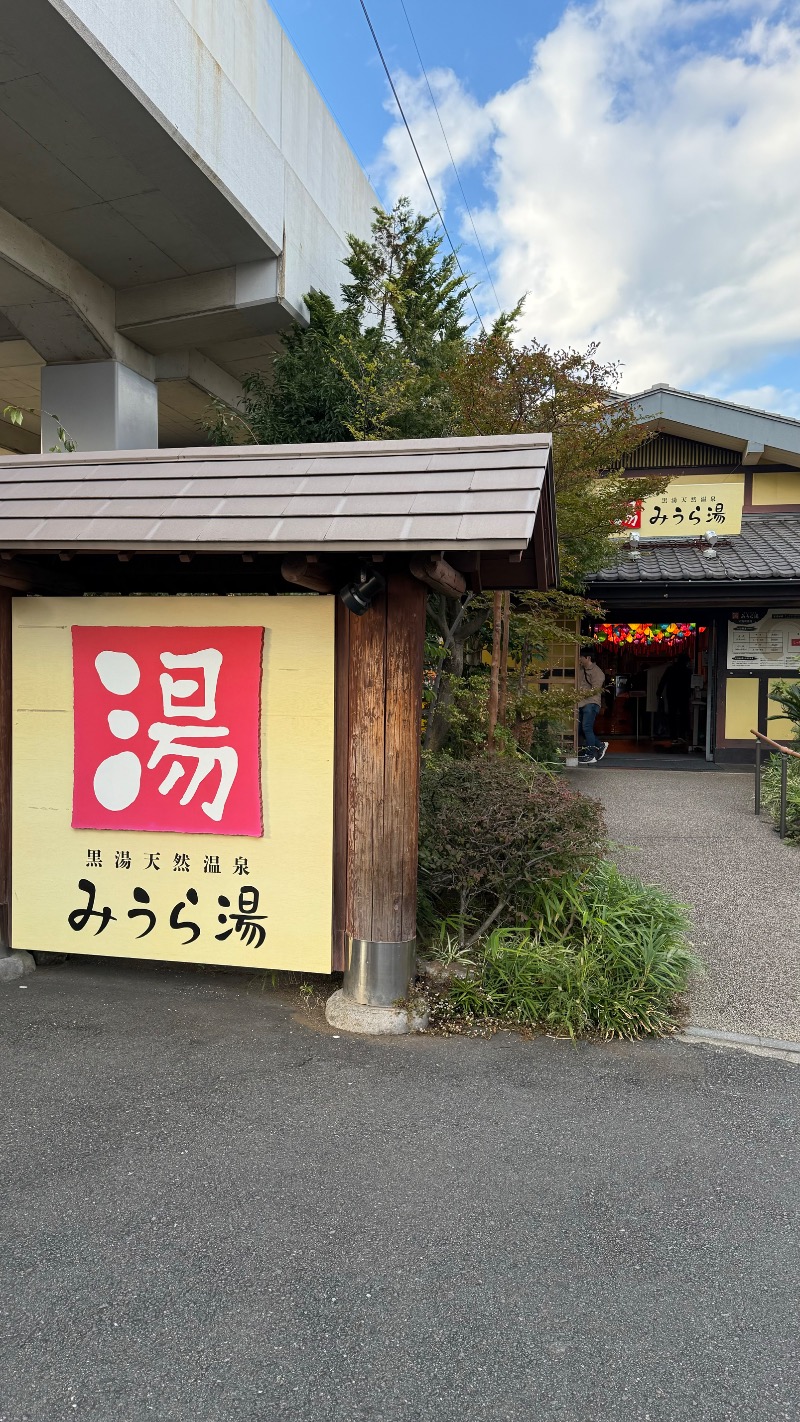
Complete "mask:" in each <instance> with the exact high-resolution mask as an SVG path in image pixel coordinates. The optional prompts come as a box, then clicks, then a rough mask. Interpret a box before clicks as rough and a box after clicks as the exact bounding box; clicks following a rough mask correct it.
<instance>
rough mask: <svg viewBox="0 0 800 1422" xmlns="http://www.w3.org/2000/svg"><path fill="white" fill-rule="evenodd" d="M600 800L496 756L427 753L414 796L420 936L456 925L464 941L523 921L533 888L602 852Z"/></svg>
mask: <svg viewBox="0 0 800 1422" xmlns="http://www.w3.org/2000/svg"><path fill="white" fill-rule="evenodd" d="M604 839H605V833H604V828H603V819H602V812H601V809H600V806H599V805H598V804H597V802H596V801H594V800H587V799H584V797H583V796H582V795H579V794H578V793H577V792H576V791H575V790H572V789H571V788H570V787H569V786H568V785H567V784H566V783H565V782H564V781H563V780H561V779H559V778H558V777H555V776H553V775H550V774H548V773H547V772H546V771H544V770H542V769H540V768H538V767H533V766H526V765H524V764H522V763H520V762H518V761H514V760H509V759H506V758H503V757H501V756H480V757H475V758H474V759H472V760H452V759H450V757H449V756H426V757H424V760H423V769H422V787H421V800H420V847H419V871H420V903H421V908H422V922H421V925H420V929H421V936H422V937H423V938H424V937H426V928H427V929H428V930H430V928H431V927H432V925H433V924H434V923H436V922H437V921H440V920H442V919H448V920H450V921H451V922H457V923H458V925H459V939H460V944H461V946H462V947H463V946H464V944H465V943H467V942H469V941H477V939H478V938H480V937H481V935H482V934H483V933H485V932H486V931H487V930H488V928H490V927H491V925H492V924H493V923H494V922H496V920H497V919H499V918H501V917H502V920H503V922H505V923H512V924H513V923H521V922H525V921H527V919H528V917H529V915H530V903H531V894H532V892H534V890H535V886H536V885H537V884H538V883H541V882H542V881H544V880H547V879H552V878H553V877H555V876H557V875H559V874H569V873H580V872H582V871H583V870H584V869H586V868H588V866H589V865H590V864H591V862H592V861H593V860H594V859H596V858H597V856H598V854H599V853H600V852H602V849H601V846H602V844H603V842H604Z"/></svg>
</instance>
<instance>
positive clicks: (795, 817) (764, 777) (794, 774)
mask: <svg viewBox="0 0 800 1422" xmlns="http://www.w3.org/2000/svg"><path fill="white" fill-rule="evenodd" d="M782 760H783V756H781V755H771V756H770V758H769V760H768V761H767V763H766V765H765V766H764V769H763V771H762V772H761V803H762V805H763V806H764V808H765V810H769V813H770V814H771V815H772V818H773V820H774V822H775V824H776V826H777V825H779V824H780V818H781V761H782ZM786 838H787V839H790V840H792V841H793V842H794V843H795V844H797V843H800V760H794V758H793V757H791V756H790V757H789V760H788V769H787V776H786Z"/></svg>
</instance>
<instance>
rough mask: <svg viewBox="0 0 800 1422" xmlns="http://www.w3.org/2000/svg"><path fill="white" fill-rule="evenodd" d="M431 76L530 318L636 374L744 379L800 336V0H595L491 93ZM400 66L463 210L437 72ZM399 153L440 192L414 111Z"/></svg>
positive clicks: (404, 187)
mask: <svg viewBox="0 0 800 1422" xmlns="http://www.w3.org/2000/svg"><path fill="white" fill-rule="evenodd" d="M433 82H434V89H435V92H436V95H437V102H439V104H440V108H441V112H442V117H443V120H444V125H445V128H446V130H447V133H448V136H449V137H450V141H451V145H452V146H453V150H454V154H455V156H456V161H457V162H458V163H459V164H460V165H463V167H464V168H465V169H466V168H467V166H468V165H469V164H471V163H481V164H482V165H483V172H484V181H485V184H486V187H487V189H488V191H489V194H490V197H489V199H488V201H486V202H485V204H484V206H483V208H482V209H481V210H480V212H479V213H478V214H476V217H477V220H478V225H479V230H480V233H481V239H482V241H483V244H484V246H485V247H486V248H487V249H489V250H491V252H492V253H493V254H494V258H493V275H494V280H495V286H496V288H497V290H498V293H499V296H500V299H501V301H502V302H503V304H504V305H509V306H510V305H512V304H513V303H514V302H515V301H516V300H517V298H518V297H519V296H520V295H521V294H522V293H523V292H527V293H528V298H527V303H526V310H525V317H524V332H523V334H525V335H526V336H534V335H535V336H537V337H539V338H541V339H544V340H547V341H550V342H552V343H555V344H557V345H563V344H576V345H583V344H585V343H586V342H588V341H589V340H593V339H599V340H600V341H601V343H602V346H601V349H602V353H603V354H604V355H605V357H606V358H607V359H620V360H622V361H623V362H624V364H625V376H624V383H625V385H626V387H627V388H628V389H636V388H642V387H644V386H646V385H649V384H652V383H654V382H656V381H662V380H666V381H668V382H669V383H670V384H673V385H677V386H682V387H684V388H685V387H687V386H688V387H691V386H697V385H698V383H703V382H705V383H706V384H708V383H709V381H711V380H714V381H715V382H716V383H717V384H718V385H720V386H724V387H726V388H732V387H733V385H734V384H736V383H737V382H738V383H740V384H743V383H744V379H745V373H746V372H747V370H748V369H751V368H753V367H754V366H755V365H757V364H758V363H759V362H760V361H763V360H764V359H766V358H767V357H774V356H776V355H780V354H781V353H784V352H786V351H789V350H790V349H792V348H796V347H797V346H798V344H800V298H799V296H798V294H799V293H800V182H799V181H798V175H800V8H799V7H798V6H797V5H796V4H791V5H788V6H787V5H786V4H783V5H781V4H779V3H778V0H688V3H683V0H598V3H596V4H593V5H591V6H587V7H583V8H577V7H573V8H569V9H567V10H566V11H565V12H564V14H563V16H562V18H561V20H560V21H559V23H558V25H557V26H556V28H555V29H554V30H552V31H551V33H550V34H548V35H547V36H546V38H545V39H543V40H542V41H541V42H540V43H539V44H538V45H537V47H536V50H535V53H534V56H533V61H532V64H531V68H530V71H529V73H528V74H527V75H526V76H525V77H524V78H523V79H522V80H520V82H519V83H517V84H515V85H513V86H512V87H511V88H510V89H508V90H506V91H504V92H502V93H499V94H497V95H495V96H494V97H493V98H492V99H490V101H489V102H488V103H487V104H486V105H483V106H481V105H479V104H477V103H476V102H475V100H474V99H473V98H471V96H470V95H469V94H468V93H467V92H466V91H465V89H464V88H463V86H462V85H461V84H460V83H459V81H458V80H457V78H456V76H455V75H453V74H452V73H448V72H446V71H439V72H437V73H436V75H435V76H433ZM402 84H403V94H402V96H403V102H404V106H406V107H407V112H408V113H409V117H410V119H411V122H412V128H413V129H414V132H415V136H417V139H418V143H419V147H420V150H421V152H422V155H423V158H424V160H425V163H426V166H429V171H430V172H431V176H432V179H433V180H434V182H435V184H436V185H437V195H438V194H439V193H442V194H443V195H444V196H445V197H446V198H448V199H449V200H450V201H451V202H454V205H455V208H456V211H459V212H460V198H459V197H458V194H457V193H455V194H454V193H453V180H452V174H448V160H447V154H446V150H445V147H444V144H443V141H442V138H441V133H440V132H439V128H438V121H437V120H436V116H435V114H434V113H433V111H432V108H431V106H430V99H429V96H428V94H427V90H426V88H425V86H424V83H423V84H420V83H417V82H416V81H412V80H410V79H408V78H407V77H406V78H404V79H403V80H402ZM383 165H384V176H385V179H386V186H387V190H388V191H389V193H390V194H391V195H396V194H397V193H399V192H407V193H409V195H410V196H411V197H412V198H413V200H414V201H415V203H416V204H417V205H418V206H419V207H421V208H423V209H424V208H425V207H426V201H425V199H426V197H427V193H426V192H425V190H424V186H423V188H422V189H420V181H421V179H420V177H419V170H418V168H417V167H416V160H415V159H414V157H413V153H412V152H411V150H410V147H409V145H408V140H407V138H406V136H405V134H404V133H403V132H402V131H401V130H400V129H399V128H398V127H393V128H392V129H391V131H390V132H389V134H388V135H387V138H386V142H385V145H384V150H383ZM427 206H428V207H429V206H430V200H429V199H428V201H427ZM460 215H461V217H463V214H460ZM449 220H450V221H453V218H452V216H450V215H449ZM461 235H462V237H463V238H464V240H468V238H469V236H470V235H471V234H469V232H468V231H467V230H466V229H465V228H464V226H463V222H462V226H461ZM784 408H785V407H784Z"/></svg>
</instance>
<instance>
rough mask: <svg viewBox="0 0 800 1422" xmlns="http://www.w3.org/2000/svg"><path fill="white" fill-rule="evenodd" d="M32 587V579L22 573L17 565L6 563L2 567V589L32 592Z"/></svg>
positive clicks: (0, 585)
mask: <svg viewBox="0 0 800 1422" xmlns="http://www.w3.org/2000/svg"><path fill="white" fill-rule="evenodd" d="M32 586H33V584H32V582H31V579H30V577H28V576H26V575H25V573H22V572H20V571H19V569H18V568H17V566H16V564H14V563H4V564H3V566H2V567H0V588H10V589H11V590H12V591H13V592H30V590H31V587H32Z"/></svg>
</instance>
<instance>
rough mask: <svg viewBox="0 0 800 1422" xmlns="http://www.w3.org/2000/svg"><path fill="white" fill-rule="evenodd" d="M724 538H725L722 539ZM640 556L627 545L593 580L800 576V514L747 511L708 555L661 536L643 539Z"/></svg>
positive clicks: (727, 579) (698, 580)
mask: <svg viewBox="0 0 800 1422" xmlns="http://www.w3.org/2000/svg"><path fill="white" fill-rule="evenodd" d="M720 542H724V540H722V539H721V540H720ZM638 548H639V552H640V553H641V557H640V558H631V556H630V553H629V552H628V550H627V549H620V553H619V557H618V558H617V559H616V561H615V562H614V563H612V564H611V565H610V566H609V567H607V568H604V569H603V570H602V572H600V573H595V574H594V576H593V577H592V578H590V580H589V581H590V583H591V584H592V585H593V586H594V585H597V584H603V585H607V584H608V583H640V584H644V583H684V584H685V583H706V584H708V583H728V582H742V583H746V582H772V581H782V580H785V581H787V582H788V581H790V580H791V581H797V580H798V579H800V515H798V514H745V515H744V517H743V519H742V531H741V533H740V534H737V535H736V536H735V537H733V538H731V540H730V542H729V544H728V546H727V547H724V546H723V547H718V548H717V549H716V555H717V556H716V557H715V558H709V557H707V556H706V553H705V551H704V549H703V548H702V547H699V548H698V547H695V546H693V545H692V544H690V543H687V544H685V545H683V546H681V547H675V546H672V547H670V546H669V545H666V546H665V544H664V542H662V541H660V540H659V539H657V538H653V539H650V540H649V541H648V540H647V539H645V538H643V539H642V540H641V542H640V543H639V545H638Z"/></svg>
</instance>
